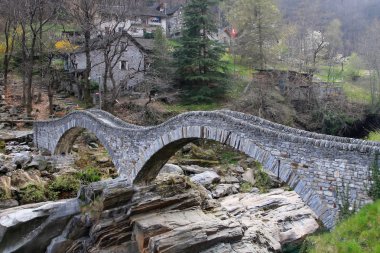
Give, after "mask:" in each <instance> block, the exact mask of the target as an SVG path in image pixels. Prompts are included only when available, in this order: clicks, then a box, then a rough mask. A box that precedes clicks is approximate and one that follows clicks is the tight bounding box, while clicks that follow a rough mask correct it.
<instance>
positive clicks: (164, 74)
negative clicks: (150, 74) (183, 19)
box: [152, 27, 172, 81]
mask: <svg viewBox="0 0 380 253" xmlns="http://www.w3.org/2000/svg"><path fill="white" fill-rule="evenodd" d="M171 61H172V55H171V53H170V51H169V43H168V39H167V38H166V36H165V34H164V30H163V29H162V28H161V27H158V28H157V29H156V31H155V33H154V47H153V62H152V70H153V71H154V72H155V74H156V75H157V76H158V77H160V78H162V79H164V81H168V80H169V79H170V76H171Z"/></svg>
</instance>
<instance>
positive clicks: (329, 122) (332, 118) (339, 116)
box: [319, 109, 357, 136]
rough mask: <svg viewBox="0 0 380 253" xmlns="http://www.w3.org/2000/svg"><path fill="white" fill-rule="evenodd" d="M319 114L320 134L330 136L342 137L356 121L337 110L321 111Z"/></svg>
mask: <svg viewBox="0 0 380 253" xmlns="http://www.w3.org/2000/svg"><path fill="white" fill-rule="evenodd" d="M319 113H320V117H321V118H322V132H323V133H325V134H330V135H338V136H343V135H344V133H345V131H347V129H349V128H350V127H351V126H352V125H353V124H354V123H355V121H356V120H357V119H356V118H355V117H354V116H352V115H350V114H348V113H346V112H343V111H341V112H340V111H338V110H329V109H326V110H323V111H321V112H319Z"/></svg>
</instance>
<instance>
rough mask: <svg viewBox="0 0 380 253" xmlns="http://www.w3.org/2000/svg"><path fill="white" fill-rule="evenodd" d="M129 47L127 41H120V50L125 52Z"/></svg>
mask: <svg viewBox="0 0 380 253" xmlns="http://www.w3.org/2000/svg"><path fill="white" fill-rule="evenodd" d="M126 49H127V43H126V42H120V52H123V51H125V50H126Z"/></svg>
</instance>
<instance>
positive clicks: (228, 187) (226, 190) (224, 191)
mask: <svg viewBox="0 0 380 253" xmlns="http://www.w3.org/2000/svg"><path fill="white" fill-rule="evenodd" d="M236 193H238V189H236V187H235V186H234V185H232V184H219V185H217V186H216V188H215V190H213V191H212V197H213V198H216V199H218V198H221V197H225V196H229V195H232V194H236Z"/></svg>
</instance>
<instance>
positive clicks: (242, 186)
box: [240, 182, 253, 193]
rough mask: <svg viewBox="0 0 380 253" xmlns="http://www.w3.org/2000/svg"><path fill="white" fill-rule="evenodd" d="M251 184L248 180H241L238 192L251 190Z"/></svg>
mask: <svg viewBox="0 0 380 253" xmlns="http://www.w3.org/2000/svg"><path fill="white" fill-rule="evenodd" d="M252 187H253V186H252V184H250V183H249V182H243V183H241V184H240V192H244V193H249V192H251V191H252Z"/></svg>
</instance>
